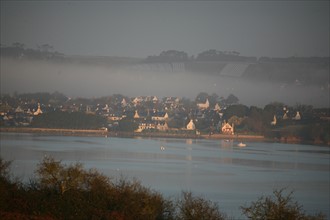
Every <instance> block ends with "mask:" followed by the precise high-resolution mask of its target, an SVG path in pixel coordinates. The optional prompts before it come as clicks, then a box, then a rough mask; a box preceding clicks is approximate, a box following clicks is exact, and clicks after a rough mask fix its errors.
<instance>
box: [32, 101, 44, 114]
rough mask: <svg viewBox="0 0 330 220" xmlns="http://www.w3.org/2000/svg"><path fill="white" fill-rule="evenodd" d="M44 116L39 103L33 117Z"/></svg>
mask: <svg viewBox="0 0 330 220" xmlns="http://www.w3.org/2000/svg"><path fill="white" fill-rule="evenodd" d="M40 114H42V111H41V108H40V103H38V109H37V111H35V112H34V113H33V115H40Z"/></svg>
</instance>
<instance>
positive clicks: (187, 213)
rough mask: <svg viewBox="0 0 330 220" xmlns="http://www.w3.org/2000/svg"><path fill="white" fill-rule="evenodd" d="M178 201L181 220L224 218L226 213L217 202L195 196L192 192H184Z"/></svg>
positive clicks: (217, 219) (219, 219)
mask: <svg viewBox="0 0 330 220" xmlns="http://www.w3.org/2000/svg"><path fill="white" fill-rule="evenodd" d="M181 197H182V198H181V200H179V201H178V202H177V208H178V211H179V213H178V216H177V219H179V220H223V219H226V215H225V214H224V213H221V212H220V211H219V207H218V205H217V203H212V202H211V201H209V200H205V199H203V198H201V197H193V195H192V193H191V192H183V193H182V196H181Z"/></svg>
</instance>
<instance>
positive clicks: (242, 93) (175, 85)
mask: <svg viewBox="0 0 330 220" xmlns="http://www.w3.org/2000/svg"><path fill="white" fill-rule="evenodd" d="M0 68H1V69H0V70H1V94H4V93H11V94H12V93H14V92H18V93H29V92H50V93H52V92H55V91H58V92H61V93H63V94H65V95H67V96H70V97H71V98H76V97H85V98H93V97H101V96H108V95H112V94H122V95H125V96H129V97H135V96H148V95H155V96H157V97H159V98H162V97H165V96H177V97H186V98H189V99H191V100H194V99H195V97H196V96H197V95H198V94H199V93H200V92H207V93H209V94H212V93H216V94H217V95H219V97H221V96H223V97H225V98H226V97H227V96H228V95H229V94H234V95H235V96H237V97H238V98H239V102H240V103H242V104H245V105H248V106H250V105H256V106H260V107H264V106H265V105H266V104H269V103H271V102H275V101H276V102H283V103H284V104H287V105H295V104H308V105H313V106H315V107H328V106H329V88H324V87H321V86H304V85H294V84H283V83H279V82H276V83H274V82H269V81H253V80H249V79H245V78H239V77H237V78H234V77H227V76H220V75H219V74H206V73H196V72H195V73H192V72H188V71H186V70H185V69H184V68H178V69H176V70H174V71H173V69H170V68H164V67H159V68H149V67H148V66H147V65H144V66H142V67H141V66H122V67H118V66H115V67H113V66H110V65H88V64H81V63H72V62H71V63H69V62H58V63H56V62H48V61H37V60H32V61H31V60H13V59H9V58H3V57H1V67H0Z"/></svg>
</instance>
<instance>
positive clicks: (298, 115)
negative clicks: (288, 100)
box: [293, 112, 301, 120]
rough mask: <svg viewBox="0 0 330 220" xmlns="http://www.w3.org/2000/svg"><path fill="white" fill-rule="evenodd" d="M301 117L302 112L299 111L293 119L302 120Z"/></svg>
mask: <svg viewBox="0 0 330 220" xmlns="http://www.w3.org/2000/svg"><path fill="white" fill-rule="evenodd" d="M300 119H301V116H300V113H299V112H297V113H296V116H294V117H293V120H300Z"/></svg>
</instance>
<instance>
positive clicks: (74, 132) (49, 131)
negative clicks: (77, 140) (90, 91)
mask: <svg viewBox="0 0 330 220" xmlns="http://www.w3.org/2000/svg"><path fill="white" fill-rule="evenodd" d="M1 132H8V133H36V134H45V135H58V136H85V137H118V138H121V137H122V138H132V137H145V138H181V139H210V140H235V141H246V142H252V141H256V142H274V143H276V142H277V143H286V144H310V145H318V146H320V145H321V146H330V145H329V144H324V143H313V142H306V141H302V140H300V139H299V138H281V139H269V138H266V137H265V136H263V135H245V134H235V135H225V134H212V135H208V134H204V135H196V134H174V133H163V132H146V133H135V132H111V131H107V130H104V129H63V128H29V127H0V133H1Z"/></svg>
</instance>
